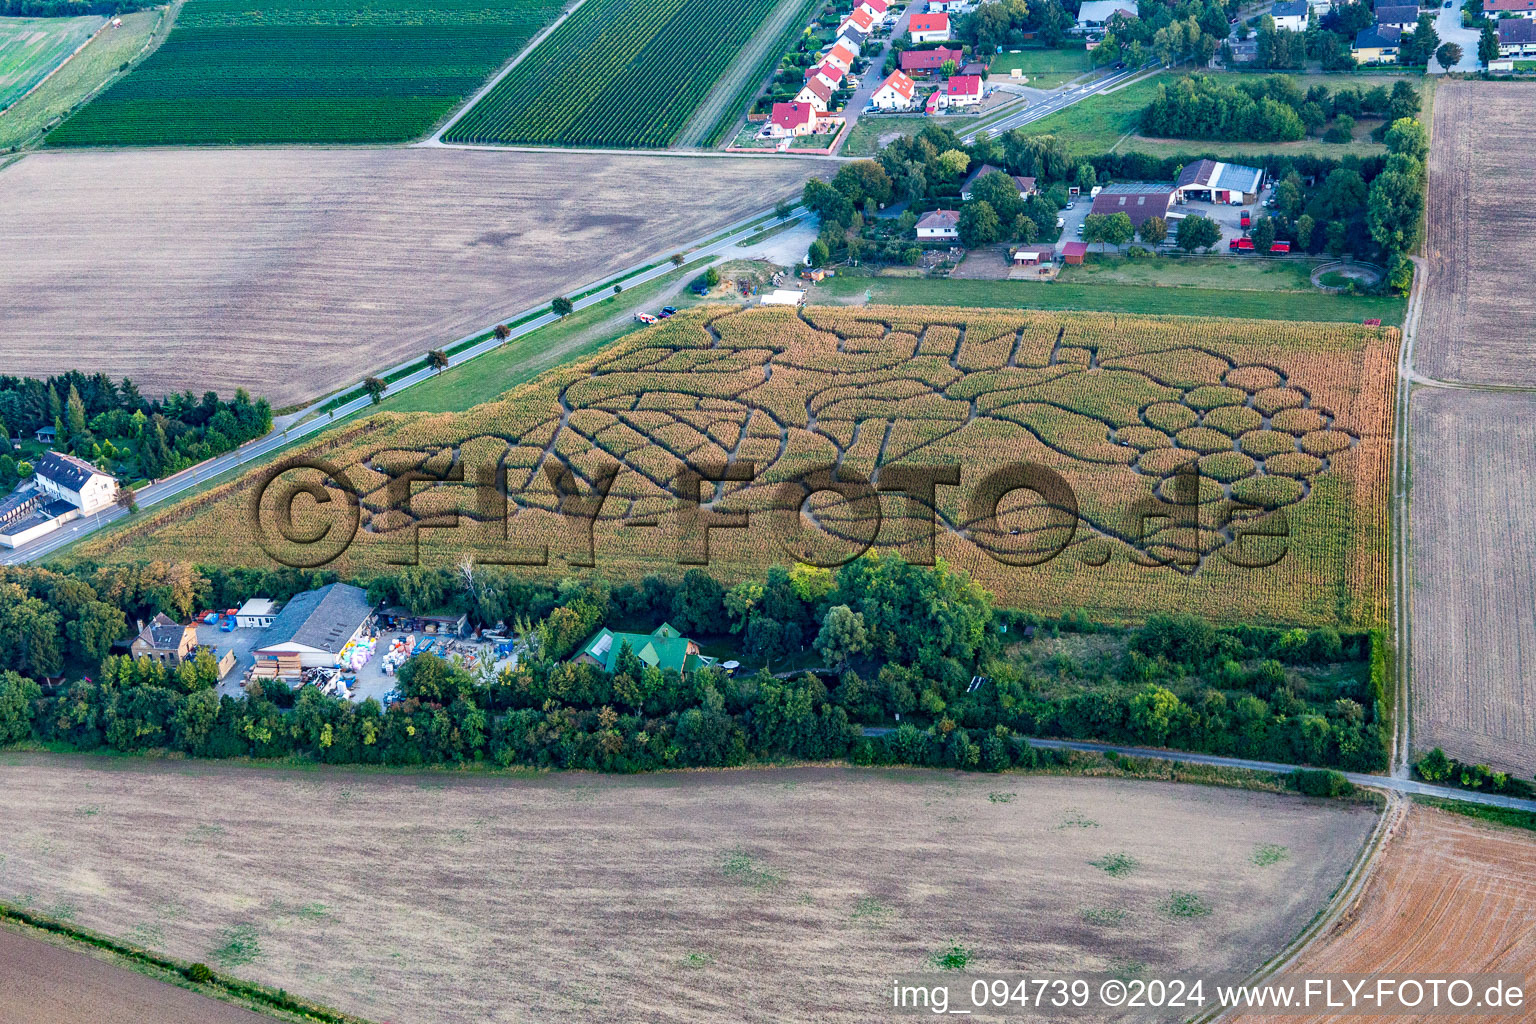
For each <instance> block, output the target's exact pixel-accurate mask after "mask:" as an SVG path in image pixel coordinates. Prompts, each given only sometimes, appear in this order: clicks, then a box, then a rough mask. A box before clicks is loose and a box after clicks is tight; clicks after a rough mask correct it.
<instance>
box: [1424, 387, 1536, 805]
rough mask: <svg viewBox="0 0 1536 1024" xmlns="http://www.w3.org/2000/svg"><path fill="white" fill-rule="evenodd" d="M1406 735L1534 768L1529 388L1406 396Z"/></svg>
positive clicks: (1474, 757) (1535, 439)
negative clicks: (1409, 688)
mask: <svg viewBox="0 0 1536 1024" xmlns="http://www.w3.org/2000/svg"><path fill="white" fill-rule="evenodd" d="M1410 415H1411V419H1412V428H1413V429H1412V439H1413V503H1412V512H1411V515H1412V531H1413V532H1412V537H1413V540H1412V543H1413V573H1414V576H1413V693H1414V700H1413V745H1414V748H1415V749H1416V750H1421V751H1424V750H1429V749H1430V748H1432V747H1436V746H1439V747H1443V748H1444V749H1445V750H1446V752H1447V753H1449V754H1451V755H1452V756H1454V757H1458V758H1461V759H1462V760H1465V761H1468V762H1471V763H1484V764H1489V765H1492V766H1494V767H1496V768H1498V769H1500V770H1503V771H1516V772H1518V773H1519V774H1520V775H1523V776H1529V775H1530V774H1531V773H1532V772H1536V675H1533V673H1532V670H1531V666H1532V664H1536V596H1533V593H1532V590H1531V580H1532V579H1533V578H1536V479H1533V477H1532V474H1531V472H1530V457H1531V452H1532V451H1533V450H1536V396H1532V395H1522V394H1510V393H1504V394H1499V393H1483V394H1478V393H1472V392H1466V391H1450V390H1441V389H1432V388H1421V389H1419V390H1418V391H1416V392H1415V394H1414V396H1413V402H1412V408H1411V414H1410Z"/></svg>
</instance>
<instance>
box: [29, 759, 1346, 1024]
mask: <svg viewBox="0 0 1536 1024" xmlns="http://www.w3.org/2000/svg"><path fill="white" fill-rule="evenodd" d="M0 783H3V784H0V819H3V820H6V821H8V822H12V823H15V827H13V828H10V829H8V830H7V832H6V834H5V835H4V836H0V853H3V854H4V856H5V858H6V859H5V862H4V867H3V868H0V898H4V899H6V900H12V901H14V900H22V899H29V900H31V903H32V905H33V906H37V907H40V908H47V907H50V906H58V905H61V904H62V905H67V906H68V907H69V909H70V910H71V911H72V914H73V918H74V920H76V921H77V922H79V923H80V924H81V925H83V926H86V927H89V928H93V929H95V930H98V931H101V932H105V933H107V934H114V935H124V936H126V935H133V936H137V937H138V938H139V939H140V940H141V941H143V942H144V943H145V944H147V945H149V946H152V947H153V948H156V949H159V950H162V951H164V952H167V953H170V954H172V955H176V956H182V957H187V958H211V959H210V962H215V961H217V962H219V963H222V964H224V965H225V966H227V967H228V968H229V969H230V970H231V971H232V973H235V974H237V975H240V976H245V977H250V978H253V979H257V980H260V981H265V982H269V983H271V984H274V985H281V986H283V987H285V988H287V989H288V990H289V991H292V992H294V993H296V994H299V995H303V996H306V997H308V998H312V999H318V1000H321V1001H324V1002H327V1003H329V1004H331V1005H333V1006H336V1007H337V1008H338V1009H344V1010H350V1011H352V1012H356V1013H361V1014H364V1015H367V1016H370V1017H373V1018H375V1019H387V1020H391V1021H395V1022H397V1024H412V1022H428V1021H430V1022H434V1024H436V1022H446V1024H455V1022H464V1024H469V1022H473V1024H481V1022H487V1021H514V1020H519V1021H521V1020H552V1019H560V1018H568V1019H573V1020H575V1019H579V1020H582V1021H617V1020H661V1019H671V1018H676V1017H678V1016H679V1015H682V1016H686V1017H687V1018H688V1019H689V1020H698V1021H730V1022H733V1024H734V1022H742V1021H764V1022H774V1024H777V1022H780V1021H786V1020H811V1019H814V1020H817V1021H823V1022H841V1021H868V1020H871V1019H876V1018H877V1016H878V1014H877V1012H876V1011H877V1008H878V1007H879V1006H881V1005H883V1003H882V1000H884V999H885V998H888V995H887V988H886V987H887V986H888V985H889V984H890V978H891V976H892V973H893V972H898V971H902V972H906V971H921V970H923V969H925V967H926V962H927V960H928V958H929V957H930V956H932V955H933V954H934V953H936V952H938V951H939V950H941V949H942V948H945V947H947V946H948V945H949V944H950V943H952V942H960V943H962V944H964V945H965V946H967V947H968V948H970V949H972V950H973V951H974V952H975V960H974V962H973V965H972V969H973V970H982V971H987V970H993V971H995V970H1005V969H1006V970H1018V969H1020V968H1029V969H1039V970H1055V969H1061V970H1066V969H1076V970H1084V969H1099V970H1104V969H1110V968H1115V969H1123V970H1138V969H1139V970H1142V971H1144V972H1145V973H1146V974H1147V975H1148V976H1154V975H1157V974H1159V973H1163V974H1166V973H1169V972H1173V971H1178V970H1189V969H1193V968H1196V967H1199V968H1201V969H1205V970H1211V971H1229V970H1235V971H1245V970H1248V969H1250V968H1252V967H1255V966H1257V965H1258V964H1259V963H1260V962H1262V961H1263V960H1264V959H1266V958H1267V957H1269V956H1271V955H1273V954H1274V953H1275V952H1276V951H1278V950H1279V949H1280V948H1281V947H1282V946H1283V945H1284V944H1285V943H1286V942H1287V941H1288V940H1289V939H1290V938H1292V937H1293V936H1294V935H1295V934H1296V933H1297V932H1298V931H1299V930H1300V928H1301V927H1302V926H1303V925H1304V924H1305V923H1306V922H1307V921H1308V920H1309V919H1310V918H1311V917H1312V916H1313V914H1315V913H1316V911H1317V910H1318V909H1319V907H1320V906H1321V905H1322V903H1323V902H1324V901H1325V900H1326V899H1327V898H1328V895H1329V893H1331V892H1332V891H1333V889H1334V887H1335V886H1336V885H1337V884H1338V883H1339V882H1340V881H1341V880H1342V878H1343V877H1344V874H1345V872H1346V871H1347V869H1348V867H1349V864H1350V862H1351V860H1352V858H1353V857H1354V856H1355V854H1356V852H1357V851H1358V849H1359V847H1360V844H1361V843H1362V841H1363V840H1364V837H1365V835H1366V833H1367V832H1368V831H1369V829H1370V827H1371V825H1372V824H1373V822H1374V820H1375V818H1374V813H1373V812H1372V811H1371V810H1369V809H1368V808H1365V807H1361V806H1358V805H1345V804H1338V803H1331V802H1320V801H1310V800H1305V799H1302V798H1300V797H1293V796H1281V795H1273V794H1263V793H1249V792H1242V791H1238V790H1226V789H1207V788H1203V787H1198V786H1181V785H1172V784H1164V783H1151V782H1133V781H1113V780H1105V779H1086V778H1066V777H1055V778H1052V777H1025V776H979V775H960V774H953V773H946V772H937V771H931V772H924V771H896V770H892V771H875V770H864V771H861V770H855V769H845V768H797V769H779V770H765V771H727V772H688V773H676V774H670V773H669V774H664V775H655V776H631V777H593V776H587V775H578V774H569V775H552V776H543V775H533V776H524V777H510V776H506V775H496V776H486V775H474V774H469V775H451V774H447V773H428V774H386V773H348V772H338V771H326V770H312V771H293V770H286V769H260V768H251V767H248V766H240V765H233V764H208V763H188V762H179V763H178V762H152V761H141V760H106V759H88V758H61V757H54V756H49V755H21V754H8V755H6V756H5V758H4V762H3V765H0ZM1267 846H1279V847H1282V848H1283V853H1284V855H1283V856H1281V857H1279V858H1278V859H1273V862H1268V863H1263V864H1260V863H1255V861H1256V860H1257V859H1260V858H1256V857H1255V852H1256V851H1257V850H1258V849H1260V848H1261V847H1267ZM1114 854H1125V855H1128V856H1129V857H1130V858H1131V859H1132V861H1134V863H1133V864H1132V865H1130V867H1129V870H1125V871H1117V872H1116V873H1113V874H1112V873H1110V872H1108V871H1106V870H1103V869H1101V868H1099V867H1095V866H1093V865H1092V864H1091V863H1090V861H1093V860H1103V859H1105V858H1107V857H1110V856H1112V855H1114ZM1262 859H1263V860H1265V861H1270V860H1272V858H1268V857H1266V858H1262ZM1175 892H1178V893H1190V894H1193V895H1194V896H1195V897H1196V898H1198V900H1199V901H1200V902H1201V903H1202V904H1203V905H1205V906H1207V907H1209V909H1210V913H1208V914H1205V915H1203V916H1188V917H1177V916H1173V915H1170V914H1169V913H1168V912H1167V911H1166V910H1165V909H1162V908H1163V906H1164V905H1165V904H1166V903H1167V902H1168V901H1169V899H1170V896H1171V894H1173V893H1175Z"/></svg>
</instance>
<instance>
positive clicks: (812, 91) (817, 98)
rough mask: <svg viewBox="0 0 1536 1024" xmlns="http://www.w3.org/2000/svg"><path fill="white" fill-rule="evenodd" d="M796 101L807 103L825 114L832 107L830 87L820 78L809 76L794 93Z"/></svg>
mask: <svg viewBox="0 0 1536 1024" xmlns="http://www.w3.org/2000/svg"><path fill="white" fill-rule="evenodd" d="M795 102H796V103H808V104H810V105H811V106H812V107H814V108H815V109H816V110H818V111H820V112H821V113H823V114H825V113H826V112H827V111H828V110H830V109H831V107H832V87H831V86H829V85H827V83H826V82H824V81H822V80H821V79H820V78H809V79H807V80H806V83H805V85H803V86H801V87H800V91H799V92H798V93H796V94H795Z"/></svg>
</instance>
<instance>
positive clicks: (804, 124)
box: [764, 103, 816, 139]
mask: <svg viewBox="0 0 1536 1024" xmlns="http://www.w3.org/2000/svg"><path fill="white" fill-rule="evenodd" d="M815 130H816V108H815V107H813V106H811V105H810V104H809V103H775V104H774V105H773V113H771V114H769V115H768V125H767V127H766V128H765V129H764V134H765V135H767V136H768V137H769V138H774V139H785V138H789V137H790V136H792V135H810V134H811V133H812V132H814V131H815Z"/></svg>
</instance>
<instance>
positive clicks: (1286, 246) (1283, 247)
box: [1269, 242, 1291, 252]
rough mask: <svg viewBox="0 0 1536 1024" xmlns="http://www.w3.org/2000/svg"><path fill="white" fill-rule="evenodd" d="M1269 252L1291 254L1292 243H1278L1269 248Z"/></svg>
mask: <svg viewBox="0 0 1536 1024" xmlns="http://www.w3.org/2000/svg"><path fill="white" fill-rule="evenodd" d="M1269 251H1270V252H1290V251H1291V243H1290V242H1276V243H1275V244H1274V245H1272V246H1270V247H1269Z"/></svg>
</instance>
